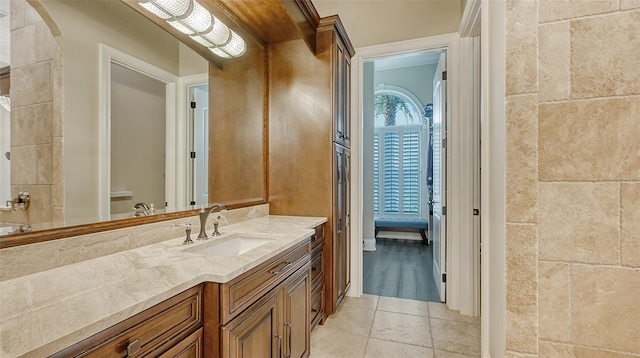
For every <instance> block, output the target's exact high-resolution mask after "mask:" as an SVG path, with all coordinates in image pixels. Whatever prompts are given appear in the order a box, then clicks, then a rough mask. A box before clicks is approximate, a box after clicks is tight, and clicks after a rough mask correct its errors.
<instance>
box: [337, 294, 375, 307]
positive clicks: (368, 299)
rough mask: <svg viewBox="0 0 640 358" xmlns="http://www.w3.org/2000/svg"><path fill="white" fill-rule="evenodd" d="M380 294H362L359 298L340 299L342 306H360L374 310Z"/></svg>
mask: <svg viewBox="0 0 640 358" xmlns="http://www.w3.org/2000/svg"><path fill="white" fill-rule="evenodd" d="M379 298H380V296H376V295H362V296H361V297H360V298H355V297H345V299H344V301H342V306H340V307H343V306H349V307H360V308H368V309H372V310H375V309H376V308H377V307H378V299H379Z"/></svg>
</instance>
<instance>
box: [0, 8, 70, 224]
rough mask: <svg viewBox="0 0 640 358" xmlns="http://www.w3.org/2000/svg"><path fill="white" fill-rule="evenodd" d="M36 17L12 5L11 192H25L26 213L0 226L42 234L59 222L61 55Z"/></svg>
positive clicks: (2, 218) (10, 215) (1, 216)
mask: <svg viewBox="0 0 640 358" xmlns="http://www.w3.org/2000/svg"><path fill="white" fill-rule="evenodd" d="M59 44H60V42H59V37H58V38H56V37H54V35H53V34H52V32H51V30H50V29H49V26H48V25H47V24H46V23H45V22H44V20H43V18H42V17H41V16H40V14H39V13H38V12H37V11H36V10H35V9H34V8H33V7H32V6H31V5H30V4H29V3H28V2H27V1H25V0H11V107H12V108H11V193H12V195H14V196H15V195H17V194H18V192H21V191H27V192H29V194H30V195H31V207H30V208H29V209H28V210H27V211H22V210H18V211H13V212H12V211H1V212H0V222H2V223H14V224H30V225H31V226H32V228H33V229H45V228H47V227H49V226H50V224H51V223H53V222H56V221H62V220H63V200H64V199H63V193H62V191H63V175H64V174H63V165H62V163H63V162H62V161H63V158H62V137H63V126H62V113H61V112H62V110H61V103H62V100H61V96H62V94H61V89H62V85H61V82H62V66H61V65H62V63H61V58H62V51H61V47H60V45H59Z"/></svg>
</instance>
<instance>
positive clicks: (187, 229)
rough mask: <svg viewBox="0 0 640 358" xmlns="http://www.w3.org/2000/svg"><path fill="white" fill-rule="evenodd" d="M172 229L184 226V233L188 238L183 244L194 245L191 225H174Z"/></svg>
mask: <svg viewBox="0 0 640 358" xmlns="http://www.w3.org/2000/svg"><path fill="white" fill-rule="evenodd" d="M171 226H172V227H176V226H184V232H185V235H186V238H185V239H184V241H183V242H182V244H183V245H189V244H193V240H191V223H186V224H173V225H171Z"/></svg>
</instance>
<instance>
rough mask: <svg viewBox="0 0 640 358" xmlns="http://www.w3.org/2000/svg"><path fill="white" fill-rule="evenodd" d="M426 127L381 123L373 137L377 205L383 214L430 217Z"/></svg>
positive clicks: (379, 211)
mask: <svg viewBox="0 0 640 358" xmlns="http://www.w3.org/2000/svg"><path fill="white" fill-rule="evenodd" d="M425 142H426V127H425V126H421V125H410V126H400V127H380V128H376V129H375V130H374V139H373V151H374V153H373V174H374V178H373V186H374V188H373V195H374V198H373V206H374V215H375V216H376V217H380V218H385V217H386V218H407V219H409V218H426V158H427V153H426V145H425Z"/></svg>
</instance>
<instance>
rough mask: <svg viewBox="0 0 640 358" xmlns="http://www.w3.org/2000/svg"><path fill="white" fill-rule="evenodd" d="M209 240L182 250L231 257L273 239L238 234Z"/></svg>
mask: <svg viewBox="0 0 640 358" xmlns="http://www.w3.org/2000/svg"><path fill="white" fill-rule="evenodd" d="M209 240H210V242H208V243H206V244H203V245H198V246H195V247H190V248H188V249H185V250H183V251H184V252H191V253H194V254H202V255H211V256H225V257H233V256H239V255H242V254H244V253H246V252H249V251H251V250H253V249H255V248H257V247H260V246H262V245H264V244H266V243H268V242H271V241H273V239H269V238H265V237H251V236H244V235H240V234H238V235H234V236H230V237H226V238H220V239H213V240H212V239H209Z"/></svg>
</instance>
